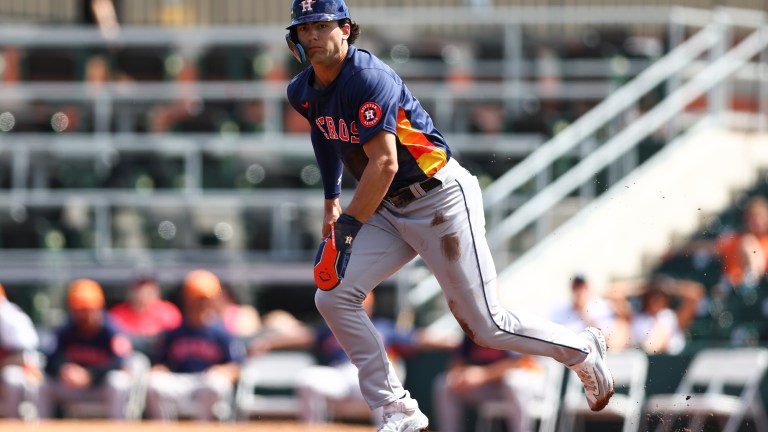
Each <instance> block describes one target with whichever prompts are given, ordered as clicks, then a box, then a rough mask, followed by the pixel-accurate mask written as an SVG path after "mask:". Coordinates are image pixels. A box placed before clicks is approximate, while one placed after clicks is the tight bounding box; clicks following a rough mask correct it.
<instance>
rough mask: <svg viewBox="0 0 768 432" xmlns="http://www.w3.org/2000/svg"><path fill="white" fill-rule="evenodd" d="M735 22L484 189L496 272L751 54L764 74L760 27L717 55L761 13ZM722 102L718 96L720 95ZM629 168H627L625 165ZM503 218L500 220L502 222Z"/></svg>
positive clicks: (767, 39) (432, 282) (649, 73)
mask: <svg viewBox="0 0 768 432" xmlns="http://www.w3.org/2000/svg"><path fill="white" fill-rule="evenodd" d="M742 16H743V12H741V11H732V10H720V11H718V12H717V13H715V14H713V16H712V18H713V19H714V22H713V23H711V24H709V25H708V26H707V27H705V28H704V29H703V30H701V31H700V32H698V33H697V34H696V35H695V36H693V37H692V38H690V39H689V40H688V41H686V42H684V43H682V44H681V45H680V46H678V47H677V48H675V49H674V50H673V51H672V52H670V53H669V54H668V55H666V56H665V57H664V58H663V59H661V60H659V61H658V62H657V63H656V64H654V65H653V66H652V67H651V68H649V69H648V70H646V71H644V72H643V73H641V74H640V75H638V77H636V78H635V79H634V80H633V81H631V82H630V83H628V84H627V85H626V86H624V87H623V88H621V89H620V90H618V91H617V92H615V93H614V94H613V95H611V96H610V97H609V98H607V99H606V100H605V101H603V102H602V103H601V104H599V105H598V106H597V107H595V108H594V109H593V110H592V111H590V112H589V113H587V114H585V115H584V116H582V117H581V118H580V119H579V120H578V121H576V122H575V123H574V124H573V125H571V126H570V127H569V128H567V129H566V130H564V131H563V132H561V133H560V134H558V135H557V136H556V137H554V138H553V139H552V140H550V141H549V142H547V143H546V144H544V145H543V146H542V147H541V148H540V149H538V150H537V151H535V152H534V153H533V154H531V156H529V157H528V158H527V159H526V160H525V161H523V162H522V163H520V164H518V165H517V166H515V167H514V168H513V169H511V170H510V171H509V172H507V173H506V174H504V175H503V176H502V177H501V178H499V179H498V180H497V181H496V182H494V183H493V184H491V185H489V186H488V187H487V188H486V189H485V192H484V197H485V201H486V202H485V204H486V210H487V212H488V213H489V214H490V215H491V218H490V220H491V223H490V224H489V225H490V228H489V231H488V235H487V237H488V239H489V244H490V245H491V247H492V250H493V251H494V256H495V259H496V260H497V261H498V263H497V264H498V265H499V266H500V267H502V268H503V267H506V266H507V265H508V264H509V261H508V259H509V258H508V252H509V246H508V243H509V241H510V239H513V238H514V237H515V236H517V235H519V234H521V233H522V232H523V230H524V229H526V228H527V227H528V226H530V225H531V224H534V223H536V222H537V221H539V220H543V219H546V214H547V212H549V211H550V210H551V209H552V208H553V206H555V205H557V204H558V203H560V202H561V201H562V200H563V199H564V198H565V197H566V196H568V194H569V193H571V192H572V191H574V190H575V189H577V188H579V187H582V186H583V185H585V184H586V183H588V182H590V181H592V180H593V178H594V175H595V174H596V173H597V172H600V171H601V170H603V169H605V168H607V167H610V165H611V164H612V163H614V162H616V161H617V160H618V159H619V158H622V157H626V155H627V153H628V152H629V151H631V150H633V149H634V148H635V147H636V146H637V145H638V144H639V143H640V141H641V140H642V139H644V138H645V137H647V136H648V135H649V134H651V133H654V132H656V131H657V130H659V129H660V128H661V127H662V126H667V125H669V124H671V123H673V122H674V120H675V117H676V116H680V115H681V114H682V113H684V111H685V109H686V107H687V106H688V105H689V104H690V103H691V102H693V101H694V100H695V99H696V98H698V97H700V96H702V95H704V94H706V93H707V92H708V91H710V90H712V89H715V90H720V89H719V88H718V86H720V87H726V86H727V85H728V84H729V80H728V79H729V77H731V76H732V75H733V74H734V73H735V72H736V71H737V70H739V68H741V67H744V65H746V64H748V62H749V61H750V59H752V58H753V57H755V56H759V58H760V62H759V63H758V66H757V67H758V68H759V70H765V69H766V67H768V63H766V55H765V54H764V53H765V50H766V47H767V46H768V28H767V27H765V26H763V27H759V28H758V29H757V30H755V31H754V32H753V33H752V34H751V35H750V36H749V37H748V38H746V39H745V40H744V41H743V42H741V43H740V44H739V45H737V46H736V47H734V48H732V49H730V48H728V49H729V50H728V49H724V48H723V47H722V46H720V45H719V43H721V41H723V40H727V39H726V38H725V37H724V35H725V32H726V31H727V30H728V29H727V27H728V26H730V25H743V26H747V27H753V28H754V27H758V26H760V25H761V24H763V23H764V22H765V17H764V14H762V15H761V14H760V13H757V14H756V15H752V16H751V17H750V18H749V19H746V18H745V19H735V18H736V17H738V18H741V17H742ZM718 48H719V49H720V50H721V51H723V52H725V54H723V55H722V56H719V57H714V58H712V57H711V60H712V62H711V63H710V64H709V65H708V66H707V67H706V68H705V69H704V70H701V71H700V72H699V73H697V74H696V75H695V76H693V78H692V79H691V80H690V81H689V82H687V83H685V84H684V85H682V86H681V87H680V88H678V89H677V90H676V91H674V93H672V94H670V95H668V96H667V97H666V98H665V99H664V100H663V101H661V102H660V103H659V104H658V105H657V106H655V107H654V108H653V109H651V110H650V111H649V112H647V113H645V114H644V115H642V116H641V117H639V118H637V119H635V120H633V121H631V122H629V123H628V124H627V125H626V126H625V128H624V129H623V130H619V131H617V132H616V133H615V135H614V136H612V137H610V138H609V139H607V141H606V142H605V143H604V144H602V145H601V146H599V147H594V146H591V147H592V148H591V151H590V152H589V153H588V154H587V155H585V157H584V158H583V159H582V160H581V161H580V162H578V163H577V164H576V165H575V166H573V167H572V168H571V169H570V170H569V171H567V172H566V173H564V174H563V175H561V176H560V177H558V178H557V179H556V180H551V179H548V180H549V181H548V182H547V183H546V184H545V185H543V186H542V187H541V188H540V189H539V190H538V191H537V193H535V194H534V195H533V196H531V197H530V199H529V200H528V201H526V202H525V203H524V204H522V205H521V206H519V207H516V208H510V207H511V206H509V205H508V203H507V200H509V197H510V196H511V194H512V193H513V192H514V191H515V190H516V189H517V188H519V187H521V186H523V185H524V184H526V183H527V182H530V181H532V180H534V179H536V178H539V177H540V176H542V172H543V171H544V170H547V169H548V168H549V167H550V166H551V164H552V163H553V162H555V161H556V160H558V159H559V158H561V157H563V156H564V155H566V154H568V152H570V151H572V150H573V149H575V148H576V147H577V146H579V145H583V143H584V141H585V140H589V139H593V138H592V137H593V135H594V134H595V133H596V132H597V131H598V130H600V129H601V128H606V127H610V125H611V121H613V119H615V118H617V116H619V115H620V114H622V113H623V112H625V110H626V109H627V108H629V107H631V106H633V105H634V104H636V103H637V102H638V100H639V98H640V97H642V96H644V95H645V94H647V93H648V91H649V90H651V89H652V88H654V87H656V86H658V85H659V84H661V83H663V82H665V81H667V80H670V79H673V78H674V79H679V75H680V72H681V71H682V70H683V68H685V67H687V66H688V65H690V64H692V63H694V62H696V61H697V60H698V57H699V56H701V55H702V54H703V53H705V52H707V51H716V50H717V49H718ZM726 51H727V52H726ZM761 53H762V54H761ZM757 78H758V79H759V80H760V89H761V90H760V92H761V94H762V92H765V91H766V88H768V79H766V78H768V77H766V76H758V77H757ZM675 87H676V86H675ZM721 97H724V96H722V95H721ZM710 105H711V104H710ZM761 105H762V107H761V109H764V106H765V104H764V103H763V102H762V101H761ZM710 108H711V106H710ZM725 108H726V107H725V105H724V104H720V105H718V106H717V109H718V112H717V113H718V114H722V113H723V112H724V111H725ZM765 115H768V111H762V113H761V115H760V116H758V118H761V117H765ZM760 121H761V123H759V126H757V125H756V126H757V127H764V126H763V123H764V120H760ZM679 129H680V127H679V126H677V127H675V128H674V130H679ZM671 138H673V137H671V136H670V137H668V139H671ZM628 168H629V169H631V167H628ZM625 169H626V168H625ZM510 212H511V213H510ZM504 214H507V215H506V216H503V215H504ZM500 215H501V216H503V217H500ZM546 233H547V232H546V231H543V230H539V231H537V232H536V233H535V235H536V236H537V239H540V238H542V237H543V236H544V235H546ZM438 292H439V286H438V285H437V281H436V279H435V278H434V277H433V276H429V277H427V278H425V279H424V280H423V281H421V282H420V283H419V284H417V286H416V287H415V288H414V289H413V290H412V291H411V292H410V293H409V300H410V303H411V304H412V305H414V307H418V306H420V305H423V304H425V303H426V302H428V301H429V300H431V299H432V298H434V296H436V295H437V293H438Z"/></svg>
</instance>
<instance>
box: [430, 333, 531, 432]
mask: <svg viewBox="0 0 768 432" xmlns="http://www.w3.org/2000/svg"><path fill="white" fill-rule="evenodd" d="M518 372H519V373H518ZM512 373H515V374H516V375H515V376H512V375H511V374H512ZM541 373H542V370H541V367H540V366H539V365H538V363H537V362H536V360H535V359H534V357H532V356H523V355H521V354H518V353H514V352H512V351H500V350H496V349H493V348H486V347H483V346H480V345H477V344H476V343H475V342H473V341H472V339H471V338H469V337H468V336H466V335H465V336H464V340H463V342H462V344H461V346H459V347H458V348H457V349H455V350H454V352H453V355H452V357H451V360H450V362H449V364H448V368H447V370H446V371H445V372H444V373H442V374H440V375H438V376H437V377H436V378H435V381H434V383H433V400H434V405H435V407H434V409H435V416H436V423H437V429H438V430H439V431H440V432H461V431H462V430H464V427H463V422H464V418H465V417H464V414H463V411H464V407H465V406H474V407H476V406H478V405H479V404H481V403H482V402H486V401H491V400H500V399H505V398H506V399H508V400H509V401H510V409H509V411H508V413H507V418H506V421H507V426H508V430H509V431H510V432H527V431H529V430H530V429H529V427H530V418H529V417H528V416H527V415H526V411H525V409H524V408H523V404H524V403H525V400H526V399H527V398H528V397H530V396H531V395H533V394H534V393H535V392H536V388H535V387H534V385H535V384H534V383H536V382H540V380H538V379H536V378H537V377H539V376H540V375H541ZM536 385H538V384H536ZM539 386H540V385H539Z"/></svg>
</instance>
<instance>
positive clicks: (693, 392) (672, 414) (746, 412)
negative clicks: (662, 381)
mask: <svg viewBox="0 0 768 432" xmlns="http://www.w3.org/2000/svg"><path fill="white" fill-rule="evenodd" d="M766 370H768V348H764V347H760V348H757V347H750V348H709V349H703V350H701V351H699V352H698V353H697V354H696V355H695V356H694V358H693V360H692V361H691V365H690V366H689V367H688V369H687V371H686V372H685V375H684V376H683V378H682V381H681V382H680V384H679V385H678V387H677V390H676V391H675V393H673V394H657V395H653V396H651V397H649V398H648V400H647V402H646V404H645V411H646V414H647V415H648V416H659V417H660V418H659V423H658V426H657V428H656V431H657V432H660V431H662V430H671V429H672V426H674V425H673V423H674V422H675V419H676V418H677V419H679V420H683V419H684V418H685V417H689V416H690V417H691V418H690V422H689V425H688V427H687V429H686V430H694V431H699V430H702V428H703V427H704V426H705V423H706V421H707V419H708V418H709V417H715V418H716V419H717V420H718V421H719V426H720V428H719V429H718V430H720V431H722V432H736V431H738V430H739V427H740V426H741V423H742V421H743V420H744V418H752V419H753V420H754V425H755V427H756V429H755V430H758V431H764V430H768V416H766V412H765V404H764V403H763V401H762V398H761V397H760V384H761V382H762V379H763V377H764V376H765V373H766ZM649 418H652V417H649Z"/></svg>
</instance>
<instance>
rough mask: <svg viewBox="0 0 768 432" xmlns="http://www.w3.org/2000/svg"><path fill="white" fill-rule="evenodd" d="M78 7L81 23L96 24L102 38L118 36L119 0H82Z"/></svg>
mask: <svg viewBox="0 0 768 432" xmlns="http://www.w3.org/2000/svg"><path fill="white" fill-rule="evenodd" d="M80 9H81V17H82V18H81V19H82V23H83V24H85V25H96V26H98V27H99V30H100V31H101V34H102V36H104V39H107V40H112V39H115V38H117V36H119V34H120V22H119V20H118V12H119V10H120V0H82V1H81V2H80Z"/></svg>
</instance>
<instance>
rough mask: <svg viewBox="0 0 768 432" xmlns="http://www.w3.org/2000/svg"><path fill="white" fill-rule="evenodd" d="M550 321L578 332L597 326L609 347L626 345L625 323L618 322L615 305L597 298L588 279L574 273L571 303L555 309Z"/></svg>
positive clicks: (622, 321)
mask: <svg viewBox="0 0 768 432" xmlns="http://www.w3.org/2000/svg"><path fill="white" fill-rule="evenodd" d="M550 318H551V320H552V321H554V322H556V323H558V324H562V325H564V326H566V327H568V328H569V329H571V330H573V331H575V332H580V331H581V330H583V329H584V328H586V327H597V328H599V329H600V330H601V331H602V332H603V334H604V335H605V337H606V339H607V342H608V347H609V348H613V347H616V348H621V347H623V346H624V345H625V344H626V337H627V333H626V331H627V329H626V320H622V319H619V317H618V316H617V313H616V308H615V306H614V305H613V304H612V303H611V302H610V301H609V300H608V299H605V298H603V297H600V296H598V295H597V294H596V293H595V292H594V290H593V289H592V286H591V285H590V283H589V281H588V280H587V277H586V276H585V275H584V274H581V273H577V274H575V275H574V276H573V278H572V279H571V300H570V301H569V302H568V303H565V304H562V305H559V306H556V307H555V309H554V310H553V312H552V315H551V317H550Z"/></svg>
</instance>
